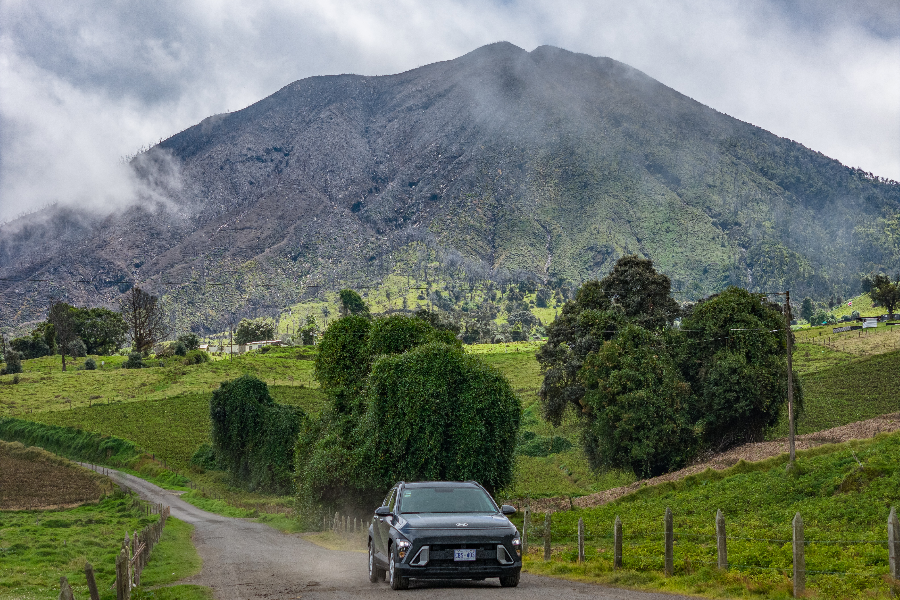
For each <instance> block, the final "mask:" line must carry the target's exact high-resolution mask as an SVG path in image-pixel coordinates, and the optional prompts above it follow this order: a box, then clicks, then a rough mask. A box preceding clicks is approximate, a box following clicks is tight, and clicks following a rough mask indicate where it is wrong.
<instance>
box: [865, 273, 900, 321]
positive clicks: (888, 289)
mask: <svg viewBox="0 0 900 600" xmlns="http://www.w3.org/2000/svg"><path fill="white" fill-rule="evenodd" d="M869 296H871V297H872V300H874V301H875V302H878V303H879V304H881V305H882V306H884V307H885V308H886V309H887V312H888V313H889V314H894V308H896V307H897V305H898V304H900V278H898V280H897V281H895V282H892V281H891V279H890V277H888V276H887V275H885V274H883V273H879V274H878V275H876V276H875V278H874V279H873V280H872V287H871V289H870V291H869Z"/></svg>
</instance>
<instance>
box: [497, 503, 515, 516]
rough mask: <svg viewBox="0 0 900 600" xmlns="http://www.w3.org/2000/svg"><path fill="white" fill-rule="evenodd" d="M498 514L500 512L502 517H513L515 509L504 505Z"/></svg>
mask: <svg viewBox="0 0 900 600" xmlns="http://www.w3.org/2000/svg"><path fill="white" fill-rule="evenodd" d="M500 512H502V513H503V514H504V515H507V516H508V515H514V514H516V507H515V506H510V505H509V504H504V505H503V506H501V507H500Z"/></svg>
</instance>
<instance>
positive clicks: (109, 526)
mask: <svg viewBox="0 0 900 600" xmlns="http://www.w3.org/2000/svg"><path fill="white" fill-rule="evenodd" d="M157 518H158V517H157V516H156V515H152V516H147V515H146V514H145V513H144V511H143V509H142V507H141V504H140V502H139V501H138V500H137V498H136V497H135V496H131V495H126V494H122V493H118V494H115V495H112V496H108V497H107V498H105V499H104V500H101V501H100V502H98V503H95V504H87V505H84V506H80V507H78V508H71V509H66V510H49V511H37V510H34V511H3V512H0V561H2V563H0V564H2V565H3V566H2V568H0V599H2V600H13V599H15V600H30V599H32V598H34V599H38V598H41V599H44V598H55V597H56V596H57V595H58V594H59V578H60V576H65V577H66V578H67V579H68V580H69V583H70V584H71V585H72V589H73V591H74V592H75V596H76V597H78V598H87V597H88V589H87V581H86V579H85V575H84V564H85V562H90V563H91V564H92V565H93V566H94V572H95V576H96V578H97V583H98V586H99V587H100V588H101V589H102V590H104V593H103V594H101V597H102V598H104V599H105V600H108V599H110V598H114V597H115V594H114V593H112V594H111V593H110V592H109V591H108V587H109V584H110V583H111V582H112V581H113V579H115V561H116V554H117V553H118V550H119V547H120V545H121V543H122V538H124V537H125V532H126V531H136V530H140V529H142V528H143V527H145V526H147V525H148V524H150V523H152V522H155V521H156V520H157ZM192 529H193V527H191V526H190V525H187V524H186V523H179V522H178V521H177V520H175V519H171V520H170V521H168V523H167V524H166V527H165V529H164V534H163V539H162V541H161V542H160V544H159V545H157V546H156V548H155V549H154V551H153V555H152V557H151V560H150V566H149V567H148V569H147V571H145V573H148V574H149V576H150V578H149V579H146V578H145V583H146V584H148V585H160V584H165V583H170V582H173V581H177V580H178V579H181V578H183V577H187V576H188V575H191V574H193V573H196V572H199V566H200V562H199V560H200V559H199V556H198V555H197V552H196V550H194V547H193V545H192V544H191V541H190V536H191V530H192ZM173 573H174V575H173ZM194 587H196V586H194ZM177 597H182V598H206V597H210V596H203V595H197V594H195V595H194V596H177Z"/></svg>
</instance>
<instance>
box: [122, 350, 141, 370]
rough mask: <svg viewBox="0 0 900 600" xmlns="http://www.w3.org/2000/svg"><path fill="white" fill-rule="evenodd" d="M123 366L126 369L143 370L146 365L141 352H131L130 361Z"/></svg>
mask: <svg viewBox="0 0 900 600" xmlns="http://www.w3.org/2000/svg"><path fill="white" fill-rule="evenodd" d="M122 366H123V367H125V368H126V369H143V368H144V367H145V366H146V365H144V357H143V356H141V353H140V352H131V353H130V354H129V355H128V360H126V361H125V363H124V364H123V365H122Z"/></svg>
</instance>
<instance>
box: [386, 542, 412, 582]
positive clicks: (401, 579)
mask: <svg viewBox="0 0 900 600" xmlns="http://www.w3.org/2000/svg"><path fill="white" fill-rule="evenodd" d="M395 554H396V551H395V550H394V547H393V546H391V562H390V564H389V565H388V579H389V582H390V584H391V589H392V590H405V589H406V588H408V587H409V577H400V576H399V575H397V573H396V570H395V569H394V555H395Z"/></svg>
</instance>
